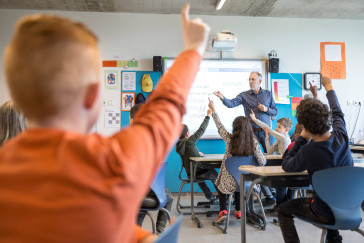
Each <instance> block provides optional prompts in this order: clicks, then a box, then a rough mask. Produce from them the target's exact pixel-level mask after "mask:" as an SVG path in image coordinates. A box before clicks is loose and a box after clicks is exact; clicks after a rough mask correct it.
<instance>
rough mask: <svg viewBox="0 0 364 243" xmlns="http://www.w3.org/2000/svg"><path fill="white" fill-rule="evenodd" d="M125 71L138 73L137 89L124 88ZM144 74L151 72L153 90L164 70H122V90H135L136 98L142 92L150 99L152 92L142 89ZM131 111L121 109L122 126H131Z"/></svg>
mask: <svg viewBox="0 0 364 243" xmlns="http://www.w3.org/2000/svg"><path fill="white" fill-rule="evenodd" d="M124 72H135V74H136V85H135V86H136V87H135V90H133V91H130V90H123V85H122V82H123V80H122V77H123V73H124ZM144 74H149V75H150V77H151V79H152V81H153V90H154V89H155V87H156V85H157V83H158V82H159V80H160V78H161V76H162V72H153V71H121V74H120V78H121V85H120V87H121V92H122V93H123V92H133V93H135V98H136V96H137V94H139V93H142V94H143V95H144V97H145V99H148V96H149V94H150V93H147V92H143V91H142V78H143V75H144ZM129 113H130V112H129V111H121V117H120V118H121V119H120V128H123V127H125V126H129V124H130V122H129Z"/></svg>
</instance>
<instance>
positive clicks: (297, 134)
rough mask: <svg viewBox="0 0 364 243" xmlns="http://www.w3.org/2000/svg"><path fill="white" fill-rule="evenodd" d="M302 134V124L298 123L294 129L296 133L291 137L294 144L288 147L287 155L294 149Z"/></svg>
mask: <svg viewBox="0 0 364 243" xmlns="http://www.w3.org/2000/svg"><path fill="white" fill-rule="evenodd" d="M301 132H302V126H301V124H299V123H297V124H296V126H295V128H294V132H293V134H292V136H291V141H292V142H291V144H290V145H288V147H287V149H286V151H285V153H287V152H288V151H289V150H290V149H291V148H292V147H293V145H294V142H295V141H296V139H297V138H298V137H299V136H300V134H301Z"/></svg>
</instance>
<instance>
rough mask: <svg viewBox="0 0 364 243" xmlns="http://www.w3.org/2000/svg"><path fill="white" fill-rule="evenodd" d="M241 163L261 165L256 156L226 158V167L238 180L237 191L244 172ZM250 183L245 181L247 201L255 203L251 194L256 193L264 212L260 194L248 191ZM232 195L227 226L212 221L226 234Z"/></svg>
mask: <svg viewBox="0 0 364 243" xmlns="http://www.w3.org/2000/svg"><path fill="white" fill-rule="evenodd" d="M241 165H253V166H259V164H258V161H257V159H256V158H255V157H254V156H247V157H245V156H233V157H230V158H228V159H226V161H225V168H226V170H227V171H228V172H229V174H230V175H231V176H232V177H234V179H235V180H236V182H237V184H238V188H237V190H236V191H237V192H240V174H241V173H244V172H241V171H240V170H239V167H240V166H241ZM244 174H248V173H244ZM250 184H251V183H249V182H247V183H245V188H246V190H245V191H246V192H247V198H248V200H247V201H248V202H249V201H250V202H251V204H252V203H253V200H252V199H253V198H252V197H250V196H251V194H252V193H253V194H255V195H256V196H257V198H258V200H259V202H260V207H261V211H262V212H263V213H264V210H263V206H262V203H261V201H260V197H259V195H257V194H256V193H255V192H253V191H252V190H250V191H248V188H249V186H250ZM232 195H233V194H230V196H229V200H228V210H227V220H226V221H225V227H224V228H222V227H220V225H218V224H217V223H216V222H213V223H212V224H213V225H214V226H216V227H217V228H219V229H220V230H221V231H222V232H223V233H224V234H226V233H227V228H228V225H229V219H230V208H231V199H232ZM241 206H243V205H241ZM247 208H251V207H247ZM264 217H265V215H264Z"/></svg>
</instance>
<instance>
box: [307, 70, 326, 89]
mask: <svg viewBox="0 0 364 243" xmlns="http://www.w3.org/2000/svg"><path fill="white" fill-rule="evenodd" d="M310 83H311V85H312V86H316V87H317V89H318V90H320V89H321V87H322V85H321V74H320V73H305V75H304V76H303V88H304V89H305V90H310Z"/></svg>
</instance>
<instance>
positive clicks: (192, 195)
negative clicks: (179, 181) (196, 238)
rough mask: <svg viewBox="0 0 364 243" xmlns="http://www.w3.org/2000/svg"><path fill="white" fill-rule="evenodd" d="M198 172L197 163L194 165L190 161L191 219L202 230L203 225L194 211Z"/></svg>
mask: <svg viewBox="0 0 364 243" xmlns="http://www.w3.org/2000/svg"><path fill="white" fill-rule="evenodd" d="M196 170H197V168H195V163H193V162H192V161H190V173H191V175H190V176H191V178H190V180H191V218H192V220H193V221H195V222H196V224H197V227H198V228H202V227H203V225H202V223H201V222H200V220H199V218H197V217H196V216H195V209H194V207H195V206H194V203H195V202H194V190H193V183H194V179H195V176H196Z"/></svg>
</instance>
